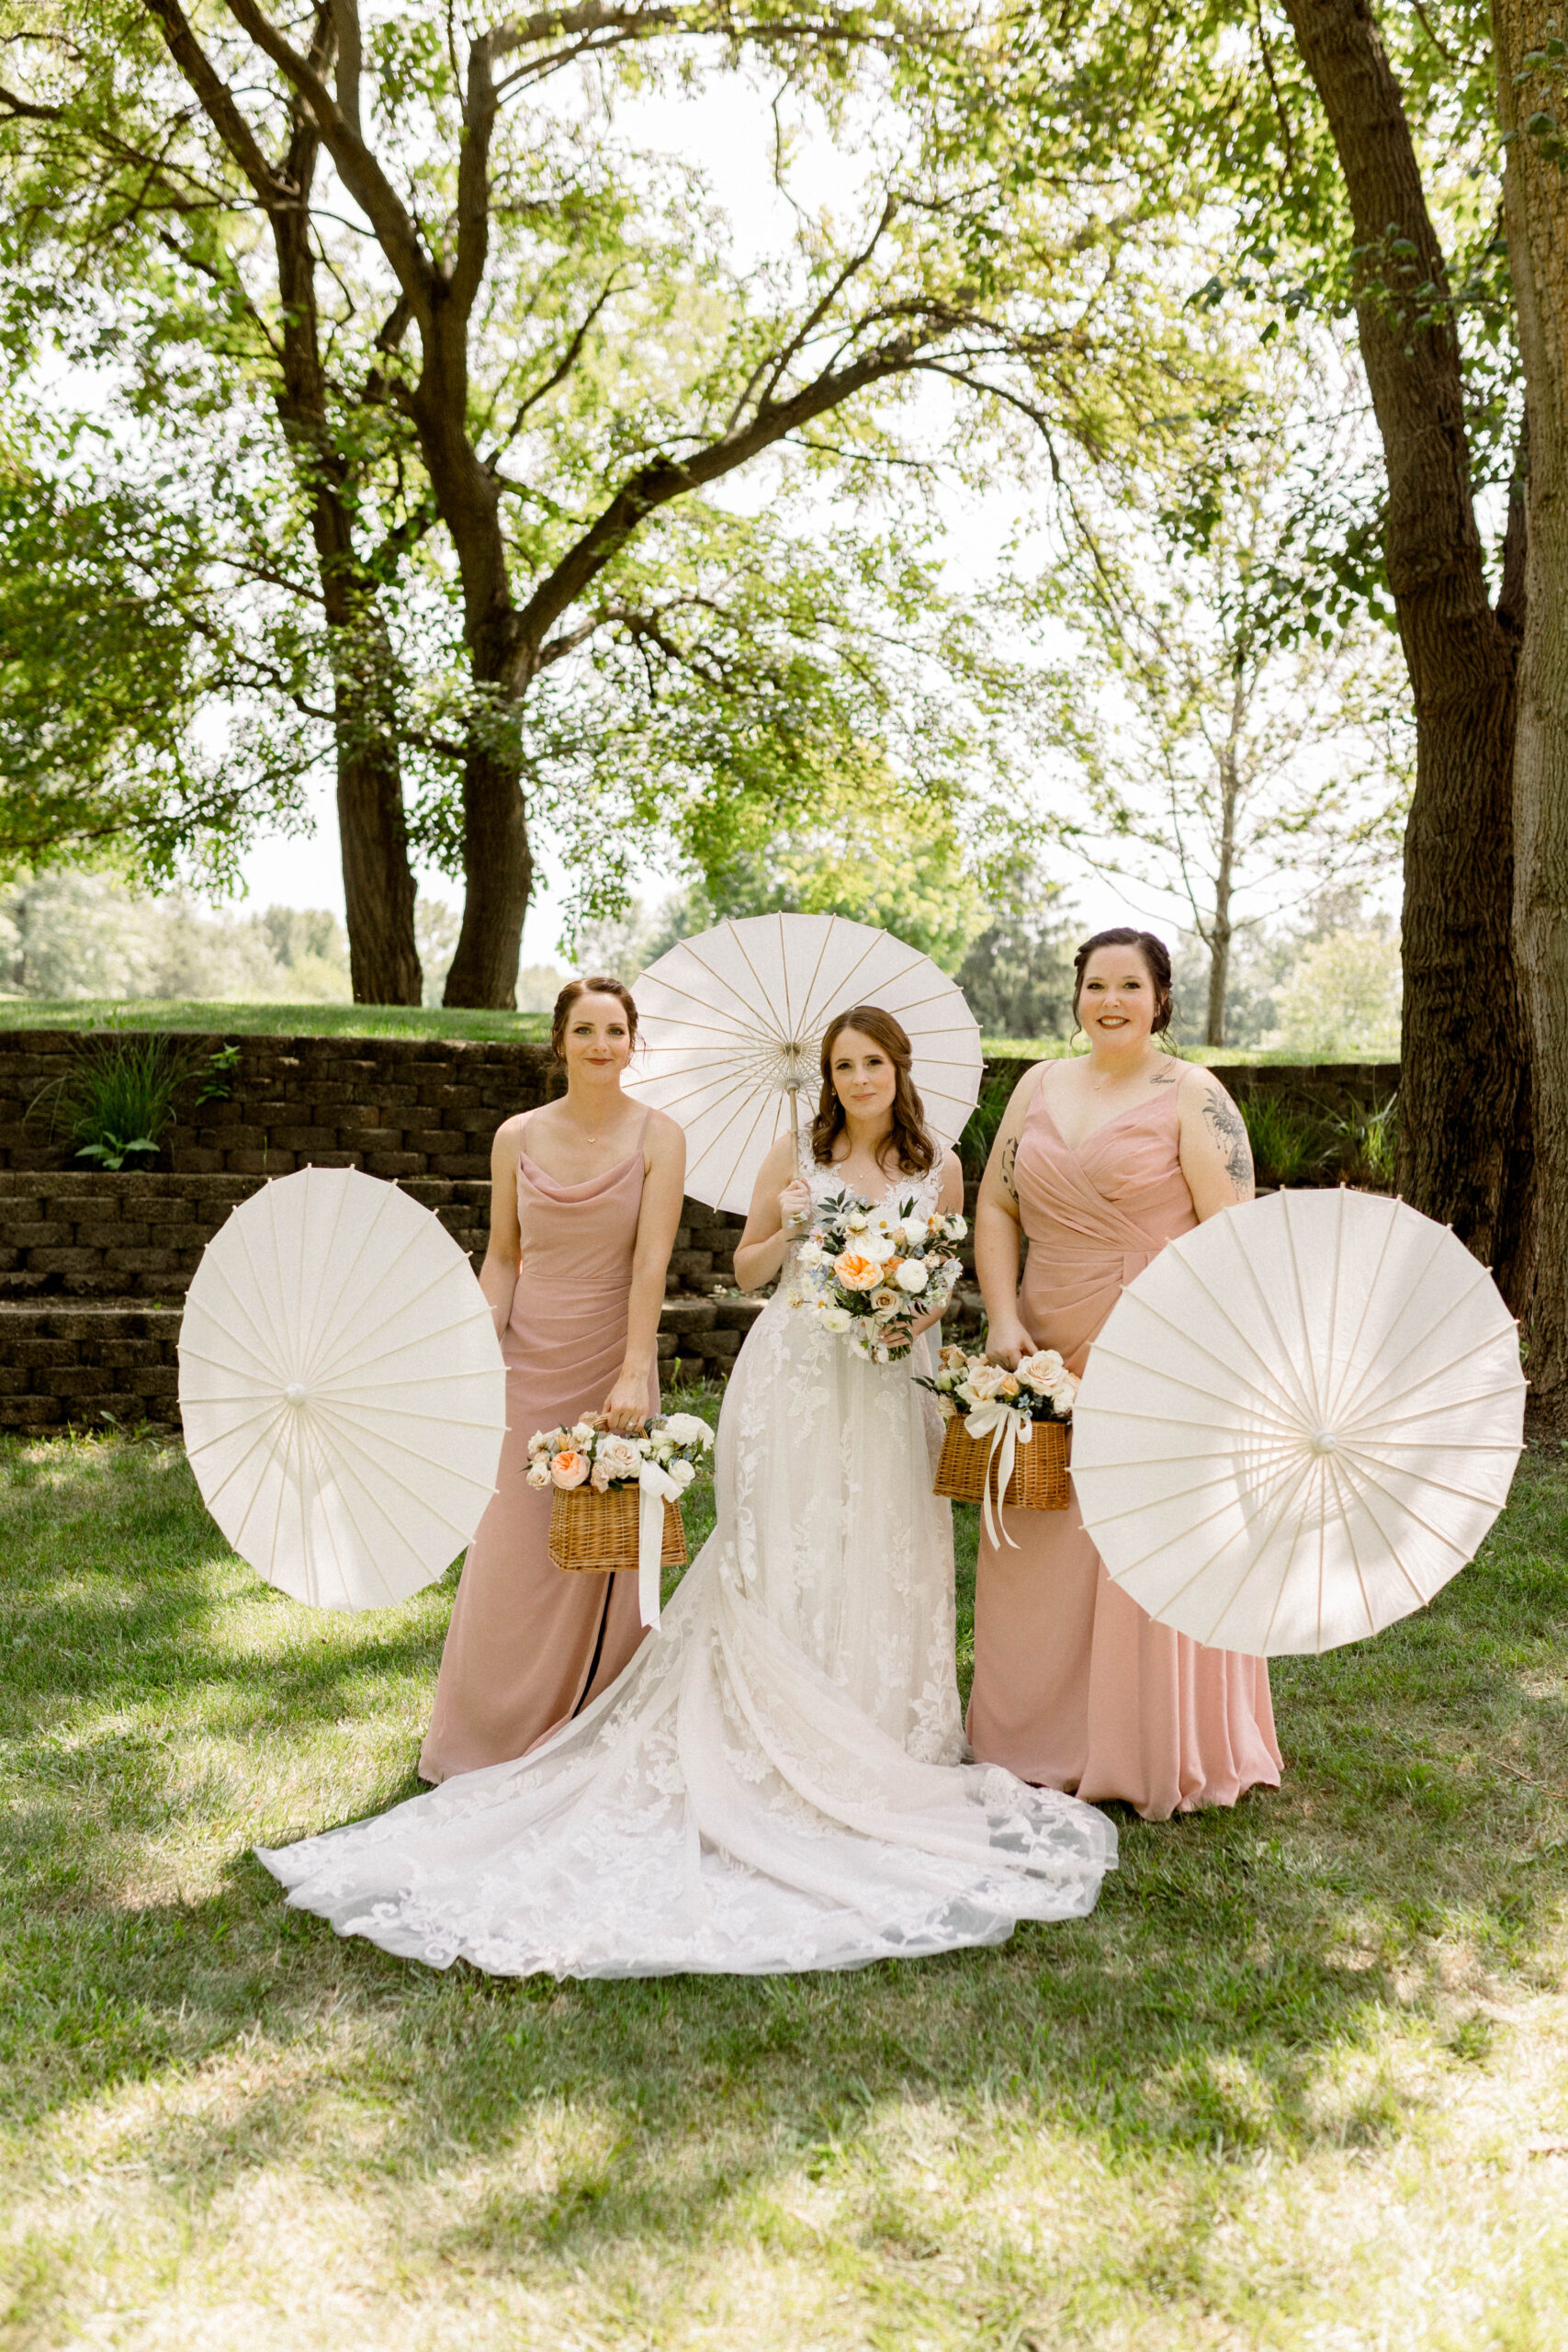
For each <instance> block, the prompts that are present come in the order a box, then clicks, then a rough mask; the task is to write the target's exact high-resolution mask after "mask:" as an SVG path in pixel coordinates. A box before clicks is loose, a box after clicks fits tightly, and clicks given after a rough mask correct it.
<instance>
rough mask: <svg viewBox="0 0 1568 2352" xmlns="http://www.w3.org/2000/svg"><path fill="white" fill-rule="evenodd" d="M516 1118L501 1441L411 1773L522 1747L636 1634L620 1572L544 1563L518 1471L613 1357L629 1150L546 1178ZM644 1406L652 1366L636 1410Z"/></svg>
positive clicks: (539, 1498)
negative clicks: (517, 1238) (588, 1172)
mask: <svg viewBox="0 0 1568 2352" xmlns="http://www.w3.org/2000/svg"><path fill="white" fill-rule="evenodd" d="M529 1115H530V1116H532V1114H529ZM644 1125H645V1126H646V1125H647V1121H646V1120H645V1121H644ZM527 1139H528V1122H527V1120H526V1119H525V1121H524V1125H523V1139H522V1144H521V1147H520V1148H519V1150H518V1154H517V1215H518V1223H519V1225H520V1227H521V1228H522V1236H523V1259H522V1268H521V1271H520V1273H519V1276H518V1282H517V1288H516V1291H515V1293H514V1295H513V1302H512V1316H511V1319H510V1321H509V1322H508V1324H507V1327H506V1329H505V1331H504V1332H503V1333H502V1342H501V1351H502V1357H503V1359H504V1361H505V1363H506V1436H505V1438H504V1440H503V1441H502V1453H501V1467H500V1470H499V1472H498V1473H497V1476H496V1489H495V1496H494V1498H493V1500H492V1501H491V1504H490V1506H489V1508H488V1510H486V1512H485V1515H484V1517H483V1519H482V1520H481V1521H479V1528H478V1530H477V1532H476V1533H475V1536H474V1540H473V1542H472V1543H471V1544H469V1546H468V1557H467V1559H466V1560H465V1561H464V1563H463V1574H462V1579H461V1581H460V1583H459V1584H458V1587H457V1600H456V1601H455V1602H454V1603H453V1607H452V1622H451V1624H450V1626H449V1627H448V1629H447V1634H446V1648H445V1649H444V1651H443V1652H442V1656H441V1672H440V1675H439V1676H438V1678H437V1680H436V1685H435V1703H434V1708H433V1710H432V1713H431V1719H430V1729H429V1731H428V1733H427V1734H426V1736H425V1741H424V1746H423V1749H422V1751H421V1754H420V1759H419V1770H420V1775H421V1778H422V1779H423V1780H426V1781H445V1780H448V1779H450V1778H451V1776H452V1775H453V1774H454V1773H457V1772H473V1771H477V1770H479V1769H480V1768H481V1767H482V1766H484V1765H487V1764H503V1763H505V1762H507V1761H508V1760H509V1759H510V1758H513V1757H515V1756H522V1755H525V1754H526V1752H527V1750H528V1749H529V1748H530V1747H534V1746H535V1745H536V1742H537V1741H539V1740H541V1739H543V1738H544V1736H545V1735H546V1734H547V1732H550V1731H553V1730H554V1729H555V1727H556V1725H557V1724H559V1723H562V1722H564V1721H565V1720H566V1719H567V1718H568V1717H569V1716H570V1715H571V1714H572V1713H575V1712H576V1711H577V1710H578V1709H579V1708H581V1706H583V1705H585V1704H586V1703H587V1702H588V1701H589V1700H590V1699H591V1698H593V1697H595V1696H596V1695H597V1694H598V1692H599V1691H607V1690H608V1689H609V1687H610V1685H611V1683H612V1682H613V1681H614V1680H615V1677H616V1675H617V1674H619V1672H620V1671H621V1668H623V1667H624V1666H625V1665H626V1660H627V1659H628V1658H629V1657H631V1655H632V1653H633V1651H634V1650H635V1649H636V1648H637V1644H638V1643H639V1642H640V1641H641V1639H642V1623H641V1620H640V1618H639V1616H638V1613H637V1576H636V1573H635V1571H632V1570H626V1571H625V1572H623V1573H622V1574H620V1575H618V1576H613V1577H606V1576H597V1575H582V1574H569V1573H567V1572H566V1571H564V1570H562V1569H560V1568H558V1567H557V1566H556V1565H555V1563H554V1561H553V1560H552V1559H551V1558H550V1556H549V1551H548V1542H549V1527H550V1496H549V1490H548V1489H546V1490H545V1491H544V1492H543V1493H540V1492H539V1491H537V1490H536V1488H534V1487H530V1486H528V1485H527V1484H525V1476H524V1474H525V1471H526V1469H527V1466H528V1440H529V1439H530V1438H531V1437H532V1436H533V1434H534V1431H535V1430H541V1429H553V1428H554V1427H555V1425H556V1424H557V1423H558V1422H559V1421H571V1420H575V1419H577V1418H578V1416H579V1415H580V1414H582V1413H588V1412H596V1411H597V1410H598V1408H599V1407H600V1406H601V1405H603V1403H604V1399H605V1397H607V1396H608V1394H609V1392H610V1390H611V1388H612V1387H613V1386H614V1385H615V1375H616V1374H617V1373H618V1372H619V1371H620V1368H621V1364H622V1363H623V1361H624V1359H625V1356H626V1317H627V1309H628V1304H629V1298H630V1292H631V1278H632V1257H633V1253H634V1251H635V1250H636V1247H637V1217H638V1215H639V1213H640V1210H641V1207H642V1179H643V1158H642V1143H641V1140H640V1138H639V1140H638V1143H637V1149H636V1151H635V1152H634V1153H633V1154H632V1155H631V1157H630V1158H629V1159H624V1160H622V1161H621V1162H620V1164H619V1166H617V1167H615V1168H612V1169H610V1170H608V1171H607V1172H606V1173H605V1174H604V1175H603V1176H594V1177H591V1178H589V1180H588V1181H587V1182H585V1183H581V1184H560V1183H558V1182H556V1180H555V1178H554V1177H553V1176H548V1175H547V1174H546V1172H545V1170H543V1169H542V1168H540V1167H538V1166H536V1163H535V1162H534V1161H533V1160H532V1159H529V1157H528V1140H527ZM658 1409H659V1377H658V1373H657V1371H655V1373H654V1374H653V1376H652V1378H651V1379H650V1381H649V1411H650V1412H657V1411H658Z"/></svg>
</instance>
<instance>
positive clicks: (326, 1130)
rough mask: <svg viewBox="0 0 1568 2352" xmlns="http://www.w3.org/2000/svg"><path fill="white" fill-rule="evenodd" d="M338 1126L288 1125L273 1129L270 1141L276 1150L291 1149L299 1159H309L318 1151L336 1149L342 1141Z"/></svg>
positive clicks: (269, 1137)
mask: <svg viewBox="0 0 1568 2352" xmlns="http://www.w3.org/2000/svg"><path fill="white" fill-rule="evenodd" d="M341 1140H342V1139H341V1137H340V1136H339V1134H338V1131H337V1129H336V1127H291V1126H288V1125H280V1126H276V1127H274V1128H273V1129H272V1132H271V1134H270V1136H268V1141H269V1142H270V1143H271V1145H272V1147H273V1149H274V1150H275V1151H291V1152H292V1153H293V1154H294V1156H295V1158H296V1159H305V1160H309V1159H312V1158H313V1157H314V1155H315V1154H316V1153H317V1152H318V1151H336V1150H337V1149H338V1148H339V1145H340V1142H341Z"/></svg>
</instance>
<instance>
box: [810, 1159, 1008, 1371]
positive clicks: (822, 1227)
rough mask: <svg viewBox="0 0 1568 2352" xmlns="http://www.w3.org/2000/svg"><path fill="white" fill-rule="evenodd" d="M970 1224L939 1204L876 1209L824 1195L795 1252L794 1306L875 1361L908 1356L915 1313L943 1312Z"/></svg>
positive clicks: (851, 1197)
mask: <svg viewBox="0 0 1568 2352" xmlns="http://www.w3.org/2000/svg"><path fill="white" fill-rule="evenodd" d="M968 1230H969V1227H968V1224H967V1221H966V1220H965V1219H964V1217H962V1216H953V1215H948V1214H945V1213H944V1212H943V1211H942V1210H941V1209H937V1210H933V1211H931V1213H930V1214H924V1213H920V1212H917V1210H916V1207H915V1204H914V1201H913V1199H912V1198H911V1199H909V1200H907V1201H903V1202H897V1203H895V1202H892V1201H889V1202H887V1203H886V1204H885V1205H884V1206H883V1207H881V1208H873V1207H872V1206H871V1205H870V1204H869V1203H867V1202H865V1201H863V1200H860V1199H858V1198H857V1197H856V1195H855V1194H854V1193H835V1194H833V1195H832V1196H831V1197H830V1198H829V1199H828V1200H825V1201H824V1202H823V1203H822V1204H821V1206H820V1208H819V1210H818V1220H817V1223H816V1224H815V1225H814V1226H813V1227H811V1230H810V1231H809V1233H807V1237H806V1239H805V1240H804V1241H803V1242H802V1243H801V1245H800V1248H799V1249H798V1250H796V1252H795V1289H794V1291H793V1292H792V1294H791V1297H790V1304H791V1305H792V1306H805V1307H809V1308H810V1310H811V1311H812V1313H813V1314H815V1315H817V1316H818V1317H819V1318H820V1320H821V1322H822V1324H823V1326H824V1328H825V1329H828V1330H829V1331H834V1332H837V1333H839V1334H840V1335H841V1336H842V1337H843V1338H845V1339H847V1340H849V1342H850V1344H851V1346H852V1347H854V1348H856V1349H858V1350H859V1351H860V1353H861V1354H862V1355H864V1356H869V1357H870V1358H871V1359H872V1361H873V1363H891V1362H892V1361H893V1360H894V1359H895V1358H896V1357H898V1356H902V1355H903V1354H905V1353H906V1351H908V1347H909V1346H910V1343H911V1341H912V1340H913V1337H914V1332H913V1328H912V1327H913V1325H914V1321H915V1318H916V1317H917V1316H920V1315H940V1314H941V1313H942V1309H943V1308H944V1307H945V1306H946V1305H947V1302H948V1300H949V1299H950V1298H951V1297H952V1295H953V1283H955V1282H956V1281H957V1280H958V1277H959V1275H960V1274H961V1273H962V1272H963V1270H964V1269H963V1261H962V1260H961V1259H959V1258H957V1257H955V1256H954V1255H953V1246H952V1245H953V1242H955V1241H962V1240H963V1238H964V1235H965V1234H966V1233H967V1232H968Z"/></svg>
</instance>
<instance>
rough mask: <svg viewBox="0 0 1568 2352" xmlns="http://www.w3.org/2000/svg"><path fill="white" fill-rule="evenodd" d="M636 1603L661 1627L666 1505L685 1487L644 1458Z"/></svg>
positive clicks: (654, 1628) (643, 1615) (647, 1621)
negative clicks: (661, 1587)
mask: <svg viewBox="0 0 1568 2352" xmlns="http://www.w3.org/2000/svg"><path fill="white" fill-rule="evenodd" d="M682 1491H683V1489H682V1487H681V1486H680V1484H679V1482H678V1481H677V1480H676V1479H674V1478H672V1477H671V1476H670V1473H669V1471H668V1470H661V1469H660V1466H659V1464H658V1463H657V1462H645V1463H644V1464H643V1465H642V1468H641V1469H640V1470H639V1471H638V1473H637V1613H638V1615H639V1616H640V1617H641V1619H642V1622H643V1623H644V1624H645V1625H647V1626H649V1628H650V1629H651V1630H652V1631H653V1632H654V1633H656V1634H657V1633H658V1631H659V1602H660V1586H661V1584H662V1581H663V1579H662V1577H660V1558H661V1555H662V1553H663V1550H664V1506H665V1504H666V1503H673V1502H679V1501H680V1499H681V1496H682Z"/></svg>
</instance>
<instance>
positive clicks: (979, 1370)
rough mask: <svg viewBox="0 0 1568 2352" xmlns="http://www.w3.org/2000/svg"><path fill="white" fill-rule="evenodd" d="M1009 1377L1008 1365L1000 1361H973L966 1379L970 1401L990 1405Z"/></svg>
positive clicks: (966, 1388)
mask: <svg viewBox="0 0 1568 2352" xmlns="http://www.w3.org/2000/svg"><path fill="white" fill-rule="evenodd" d="M1007 1378H1008V1373H1007V1369H1006V1366H1005V1365H1003V1364H999V1363H972V1364H971V1365H970V1367H969V1376H968V1378H967V1379H966V1380H965V1381H964V1389H965V1390H966V1391H967V1392H968V1397H969V1401H970V1403H971V1404H973V1405H988V1404H989V1403H990V1402H991V1400H992V1398H993V1397H999V1396H1000V1394H1001V1387H1002V1383H1003V1381H1004V1380H1006V1379H1007Z"/></svg>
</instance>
